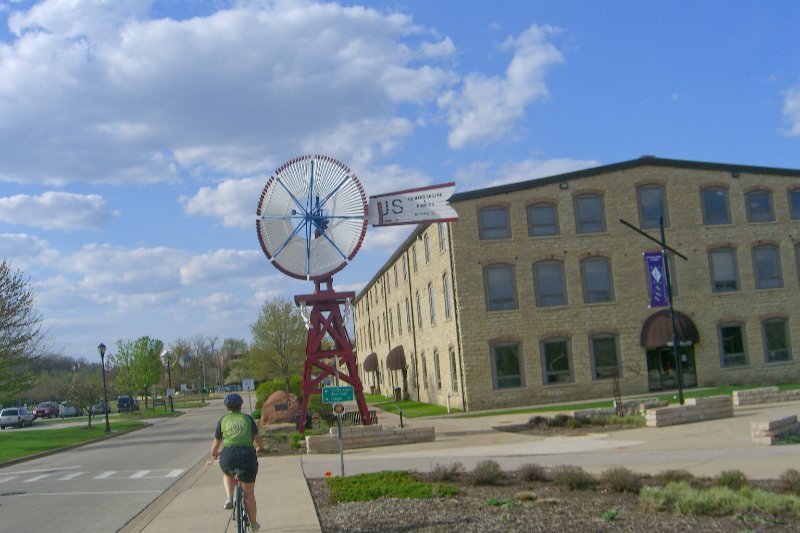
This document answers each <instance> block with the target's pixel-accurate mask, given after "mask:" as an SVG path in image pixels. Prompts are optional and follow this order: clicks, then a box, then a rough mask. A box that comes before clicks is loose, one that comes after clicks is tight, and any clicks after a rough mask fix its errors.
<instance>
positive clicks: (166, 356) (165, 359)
mask: <svg viewBox="0 0 800 533" xmlns="http://www.w3.org/2000/svg"><path fill="white" fill-rule="evenodd" d="M161 362H162V363H164V366H166V367H167V381H168V383H169V390H172V372H171V370H170V367H171V366H172V357H171V354H170V353H169V351H167V349H166V348H164V349H163V350H161ZM167 396H168V397H169V412H170V413H174V412H175V408H174V407H173V405H172V394H170V393H169V392H167Z"/></svg>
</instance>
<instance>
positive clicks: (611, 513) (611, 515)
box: [603, 507, 619, 522]
mask: <svg viewBox="0 0 800 533" xmlns="http://www.w3.org/2000/svg"><path fill="white" fill-rule="evenodd" d="M617 517H619V509H615V508H613V507H612V508H611V509H608V510H607V511H606V512H604V513H603V520H605V521H606V522H613V521H614V520H616V519H617Z"/></svg>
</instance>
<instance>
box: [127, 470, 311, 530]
mask: <svg viewBox="0 0 800 533" xmlns="http://www.w3.org/2000/svg"><path fill="white" fill-rule="evenodd" d="M258 462H259V473H258V478H257V479H256V501H257V502H258V521H259V523H260V524H261V531H269V532H273V531H281V532H288V533H312V532H319V531H320V526H319V520H318V519H317V511H316V508H315V507H314V502H313V501H312V499H311V494H310V493H309V491H308V485H307V484H306V478H305V476H304V475H303V470H302V465H301V456H299V455H294V456H284V457H259V459H258ZM224 501H225V492H224V491H223V489H222V473H221V472H220V469H219V463H217V462H214V463H213V464H211V465H207V464H206V457H203V459H202V460H201V461H200V462H199V463H198V464H197V465H196V466H195V467H194V468H192V470H190V471H189V472H187V473H186V474H185V475H184V476H183V478H181V479H180V481H178V482H177V483H176V484H175V485H173V486H172V487H170V489H168V490H167V491H166V492H165V493H164V494H163V495H161V496H160V497H159V498H158V499H157V500H156V501H154V502H153V503H152V504H151V505H150V506H148V507H147V508H146V509H145V510H144V511H142V513H140V514H139V515H138V516H137V517H136V518H134V519H133V520H132V521H131V522H130V523H128V524H127V525H126V526H125V527H124V528H122V529H121V530H120V532H121V533H140V532H141V533H176V532H178V533H179V532H187V533H188V532H205V531H208V532H214V533H222V532H229V531H236V523H235V522H231V521H230V517H231V512H230V511H226V510H224V509H223V508H222V504H223V503H224Z"/></svg>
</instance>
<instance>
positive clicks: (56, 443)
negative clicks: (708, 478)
mask: <svg viewBox="0 0 800 533" xmlns="http://www.w3.org/2000/svg"><path fill="white" fill-rule="evenodd" d="M143 425H144V423H143V422H139V421H135V420H128V421H125V422H116V421H115V422H112V423H111V431H112V432H115V433H117V432H123V431H129V430H131V429H135V428H138V427H141V426H143ZM103 437H105V424H104V423H101V424H97V423H93V424H92V427H91V428H88V427H86V426H77V427H68V428H60V429H47V430H43V431H18V430H11V429H6V430H3V431H2V432H0V463H2V462H3V461H8V460H11V459H18V458H20V457H25V456H28V455H33V454H35V453H39V452H44V451H47V450H53V449H55V448H63V447H65V446H72V445H73V444H80V443H83V442H90V441H93V440H97V439H102V438H103Z"/></svg>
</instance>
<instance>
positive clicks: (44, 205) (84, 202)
mask: <svg viewBox="0 0 800 533" xmlns="http://www.w3.org/2000/svg"><path fill="white" fill-rule="evenodd" d="M118 216H119V212H117V211H114V212H110V211H109V210H108V209H106V202H105V200H104V199H103V197H102V196H100V195H97V194H88V195H84V194H72V193H66V192H55V191H48V192H45V193H43V194H41V195H39V196H29V195H27V194H18V195H15V196H7V197H5V198H2V197H0V220H2V221H3V222H8V223H9V224H22V225H27V226H32V227H37V228H43V229H60V230H74V229H97V228H100V227H102V226H104V225H105V223H106V222H107V221H108V219H109V218H116V217H118Z"/></svg>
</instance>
